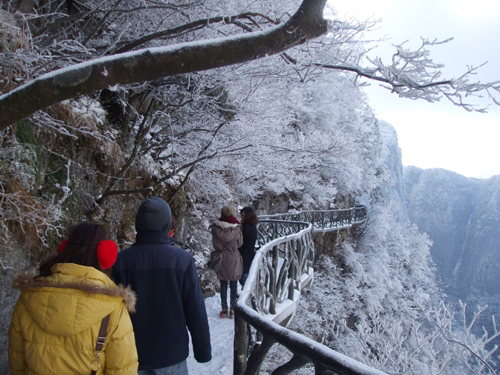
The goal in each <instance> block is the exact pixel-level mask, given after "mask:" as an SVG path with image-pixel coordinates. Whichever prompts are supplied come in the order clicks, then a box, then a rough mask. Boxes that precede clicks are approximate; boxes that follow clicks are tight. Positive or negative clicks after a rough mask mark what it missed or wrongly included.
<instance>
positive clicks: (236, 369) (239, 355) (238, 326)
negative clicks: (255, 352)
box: [233, 309, 248, 375]
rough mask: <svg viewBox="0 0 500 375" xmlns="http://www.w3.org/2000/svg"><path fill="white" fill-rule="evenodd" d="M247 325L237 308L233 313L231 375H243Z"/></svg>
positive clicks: (245, 361)
mask: <svg viewBox="0 0 500 375" xmlns="http://www.w3.org/2000/svg"><path fill="white" fill-rule="evenodd" d="M247 353H248V325H247V322H245V321H244V320H243V318H242V317H241V316H240V314H239V312H238V309H236V311H235V315H234V358H233V375H243V374H244V373H245V370H246V368H247Z"/></svg>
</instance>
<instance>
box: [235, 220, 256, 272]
mask: <svg viewBox="0 0 500 375" xmlns="http://www.w3.org/2000/svg"><path fill="white" fill-rule="evenodd" d="M241 231H242V233H243V245H241V247H240V248H238V250H239V251H240V254H241V257H242V258H243V273H248V272H249V271H250V266H251V265H252V261H253V258H254V257H255V242H256V241H257V226H256V225H252V224H248V223H243V224H241Z"/></svg>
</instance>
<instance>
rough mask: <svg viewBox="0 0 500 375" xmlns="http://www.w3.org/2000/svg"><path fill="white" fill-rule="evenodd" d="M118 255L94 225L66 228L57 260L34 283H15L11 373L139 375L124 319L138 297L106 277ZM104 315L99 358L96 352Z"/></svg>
mask: <svg viewBox="0 0 500 375" xmlns="http://www.w3.org/2000/svg"><path fill="white" fill-rule="evenodd" d="M117 251H118V248H117V246H116V244H115V243H114V242H113V241H111V240H107V235H106V232H105V230H104V229H103V228H102V227H101V226H99V225H97V224H91V223H81V224H78V225H75V226H73V227H71V228H70V230H69V236H68V240H65V241H63V243H62V244H61V245H60V246H59V250H58V254H57V255H55V256H53V257H51V258H49V259H48V260H47V261H45V262H44V263H43V264H42V265H41V266H40V270H39V274H38V275H37V276H36V277H31V276H28V275H26V274H20V275H17V276H16V277H15V278H14V282H13V286H14V287H15V288H18V289H20V290H21V296H20V297H19V299H18V301H17V304H16V306H15V308H14V313H13V315H12V321H11V325H10V329H9V366H10V369H11V371H12V374H13V375H18V374H19V375H20V374H90V373H91V366H92V369H93V370H95V371H96V372H97V374H137V368H138V360H137V350H136V347H135V338H134V332H133V328H132V323H131V320H130V316H129V311H130V312H133V311H134V306H135V295H134V294H133V292H132V291H131V290H130V289H125V288H123V287H121V286H116V285H115V283H114V282H113V281H112V280H111V279H110V278H109V277H108V276H107V275H106V273H105V272H107V273H108V274H109V273H110V267H111V266H112V265H113V263H114V262H115V260H116V255H117ZM108 315H109V323H108V325H107V330H106V334H105V337H106V339H105V342H104V345H103V348H102V352H100V353H99V355H98V356H96V344H97V340H98V336H99V331H100V328H101V323H102V321H103V318H105V317H106V316H108Z"/></svg>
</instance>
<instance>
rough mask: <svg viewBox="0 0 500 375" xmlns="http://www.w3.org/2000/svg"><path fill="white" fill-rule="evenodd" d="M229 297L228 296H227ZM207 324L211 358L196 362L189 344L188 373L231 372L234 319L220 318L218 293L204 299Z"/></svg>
mask: <svg viewBox="0 0 500 375" xmlns="http://www.w3.org/2000/svg"><path fill="white" fill-rule="evenodd" d="M228 297H229V296H228ZM205 306H206V308H207V315H208V325H209V326H210V341H211V342H212V360H211V361H210V362H208V363H198V362H196V360H195V359H194V356H193V348H192V346H191V345H189V357H188V359H187V364H188V370H189V374H190V375H203V374H211V375H212V374H223V375H232V374H233V341H234V319H227V318H225V319H221V318H220V317H219V313H220V310H221V307H220V295H219V294H218V293H217V294H216V295H215V296H213V297H209V298H206V299H205Z"/></svg>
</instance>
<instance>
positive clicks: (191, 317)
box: [112, 197, 212, 375]
mask: <svg viewBox="0 0 500 375" xmlns="http://www.w3.org/2000/svg"><path fill="white" fill-rule="evenodd" d="M171 222H172V214H171V211H170V206H169V205H168V203H167V202H165V201H164V200H163V199H161V198H158V197H153V198H150V199H148V200H146V201H144V202H143V203H142V204H141V206H140V207H139V210H138V212H137V215H136V218H135V228H136V231H137V237H136V242H135V244H134V245H132V246H131V247H129V248H127V249H125V250H123V251H121V252H119V253H118V258H117V260H116V263H115V265H114V266H113V272H112V277H113V279H114V281H115V282H116V283H117V284H123V285H124V286H128V285H130V286H131V287H132V290H134V291H135V292H136V294H137V305H136V313H135V314H133V315H131V319H132V325H133V327H134V333H135V341H136V345H137V352H138V355H139V374H144V375H146V374H155V373H156V374H164V373H165V374H167V373H168V374H176V375H177V374H178V375H185V374H187V373H188V370H187V364H186V358H187V357H188V354H189V335H188V332H187V330H186V327H187V328H188V330H189V332H190V333H191V338H192V341H193V342H192V345H193V352H194V358H195V359H196V360H197V361H198V362H208V361H210V360H211V359H212V354H211V353H212V349H211V344H210V332H209V327H208V319H207V313H206V309H205V302H204V300H203V296H202V291H201V287H200V282H199V280H198V274H197V272H196V267H195V264H194V260H193V257H192V256H191V254H190V253H188V252H187V251H185V250H183V249H180V248H178V247H175V246H172V245H171V244H170V237H169V235H168V233H169V230H170V226H171Z"/></svg>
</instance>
